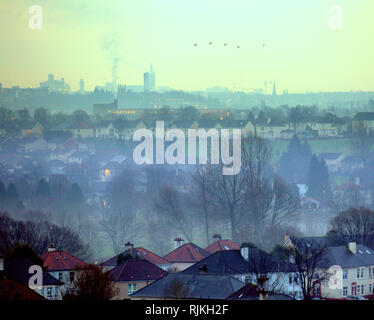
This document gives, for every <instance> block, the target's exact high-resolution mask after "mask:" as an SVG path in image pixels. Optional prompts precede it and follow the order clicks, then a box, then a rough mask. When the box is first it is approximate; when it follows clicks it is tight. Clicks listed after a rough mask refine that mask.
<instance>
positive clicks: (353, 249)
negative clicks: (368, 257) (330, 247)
mask: <svg viewBox="0 0 374 320" xmlns="http://www.w3.org/2000/svg"><path fill="white" fill-rule="evenodd" d="M348 248H349V251H351V252H352V253H353V254H356V253H357V244H356V242H349V243H348Z"/></svg>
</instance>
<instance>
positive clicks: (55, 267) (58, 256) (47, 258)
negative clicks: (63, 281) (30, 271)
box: [42, 250, 87, 271]
mask: <svg viewBox="0 0 374 320" xmlns="http://www.w3.org/2000/svg"><path fill="white" fill-rule="evenodd" d="M42 258H43V260H44V266H45V267H47V268H48V271H60V270H61V271H62V270H74V269H81V268H84V267H86V266H87V263H85V262H83V261H82V260H80V259H78V258H76V257H74V256H72V255H71V254H70V253H67V252H66V251H57V250H56V251H47V252H46V253H44V254H43V255H42Z"/></svg>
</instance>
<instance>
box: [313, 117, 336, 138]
mask: <svg viewBox="0 0 374 320" xmlns="http://www.w3.org/2000/svg"><path fill="white" fill-rule="evenodd" d="M317 126H318V129H317V130H318V135H319V136H320V137H326V138H331V137H336V136H337V135H338V128H337V126H336V124H335V123H334V122H333V121H331V120H328V119H322V120H320V121H318V123H317Z"/></svg>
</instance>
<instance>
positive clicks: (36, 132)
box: [21, 122, 44, 137]
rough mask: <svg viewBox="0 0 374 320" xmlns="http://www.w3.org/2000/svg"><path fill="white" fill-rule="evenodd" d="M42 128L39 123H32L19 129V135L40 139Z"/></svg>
mask: <svg viewBox="0 0 374 320" xmlns="http://www.w3.org/2000/svg"><path fill="white" fill-rule="evenodd" d="M43 132H44V128H43V126H42V125H41V124H40V123H39V122H32V123H29V124H27V125H25V126H24V127H23V128H21V135H22V136H23V137H27V136H37V137H41V136H43Z"/></svg>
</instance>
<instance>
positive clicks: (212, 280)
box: [130, 273, 244, 300]
mask: <svg viewBox="0 0 374 320" xmlns="http://www.w3.org/2000/svg"><path fill="white" fill-rule="evenodd" d="M243 285H244V283H243V282H241V281H239V280H238V279H236V278H234V277H231V276H223V275H193V274H181V273H172V274H169V275H167V276H165V277H162V278H161V279H159V280H157V281H155V282H152V283H151V284H150V285H148V286H146V287H144V288H143V289H140V290H138V291H136V292H135V293H133V294H131V295H130V299H131V300H157V299H168V300H176V299H190V300H191V299H220V300H223V299H226V298H227V297H229V296H230V295H232V294H233V293H234V292H236V291H237V290H239V289H240V288H241V287H243ZM175 288H178V289H175Z"/></svg>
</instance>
